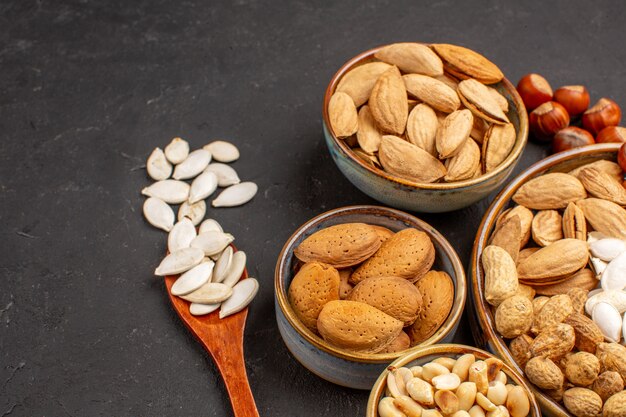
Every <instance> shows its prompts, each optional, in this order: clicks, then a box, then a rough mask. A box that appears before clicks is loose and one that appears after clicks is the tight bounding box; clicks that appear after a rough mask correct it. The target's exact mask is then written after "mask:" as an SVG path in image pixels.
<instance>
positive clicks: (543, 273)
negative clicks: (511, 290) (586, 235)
mask: <svg viewBox="0 0 626 417" xmlns="http://www.w3.org/2000/svg"><path fill="white" fill-rule="evenodd" d="M588 261H589V250H588V249H587V244H586V243H585V242H583V241H581V240H578V239H561V240H559V241H556V242H554V243H552V244H551V245H549V246H546V247H545V248H541V249H539V250H538V251H537V252H535V253H533V254H532V255H530V256H529V257H528V258H526V259H524V261H522V262H520V264H519V265H518V267H517V273H518V275H519V278H520V280H524V281H528V283H529V284H532V283H533V282H542V281H544V282H545V281H550V280H554V279H556V278H559V277H564V276H567V275H571V274H573V273H574V272H576V271H578V270H580V269H582V268H583V267H584V266H585V265H587V262H588Z"/></svg>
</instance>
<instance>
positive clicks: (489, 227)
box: [470, 143, 621, 417]
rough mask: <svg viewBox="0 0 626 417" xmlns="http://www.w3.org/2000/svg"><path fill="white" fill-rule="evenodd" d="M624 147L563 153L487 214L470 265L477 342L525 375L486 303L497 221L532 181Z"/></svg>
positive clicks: (558, 411) (546, 408) (562, 414)
mask: <svg viewBox="0 0 626 417" xmlns="http://www.w3.org/2000/svg"><path fill="white" fill-rule="evenodd" d="M620 145H621V144H620V143H607V144H596V145H591V146H585V147H583V148H577V149H572V150H570V151H566V152H561V153H558V154H556V155H552V156H550V157H548V158H546V159H543V160H541V161H539V162H537V163H536V164H534V165H533V166H531V167H530V168H528V169H527V170H525V171H523V172H522V173H521V174H520V175H518V176H517V178H515V179H514V180H513V181H511V183H509V185H507V186H506V188H504V189H503V190H502V191H501V192H500V194H499V195H498V196H497V197H496V199H495V200H494V201H493V203H492V204H491V206H490V207H489V209H488V210H487V212H486V214H485V216H484V217H483V220H482V222H481V224H480V226H479V228H478V233H477V234H476V239H475V240H474V248H473V250H472V258H471V264H470V277H471V280H472V283H471V291H470V299H471V303H472V307H473V308H472V309H471V313H470V320H471V321H472V332H473V335H474V340H476V342H477V343H478V345H479V346H483V347H484V348H485V349H487V350H489V351H490V352H493V353H494V354H496V355H497V356H499V357H501V358H502V359H503V360H504V361H505V362H507V363H508V364H509V365H510V366H511V367H512V368H514V369H515V370H516V371H518V372H520V373H522V369H521V368H520V367H519V366H518V365H517V363H515V360H514V359H513V356H512V355H511V352H510V351H509V348H508V346H507V345H506V343H505V342H504V340H503V339H502V337H501V336H500V335H498V334H497V333H496V330H495V321H494V316H493V314H492V313H491V309H490V308H489V305H488V304H487V302H486V301H485V292H484V291H485V288H484V282H485V277H484V272H483V268H482V263H481V262H480V259H481V254H482V252H483V250H484V249H485V247H486V246H487V242H488V240H489V237H490V235H491V232H492V231H493V229H494V226H495V223H496V219H497V218H498V216H499V215H500V214H501V213H502V212H503V211H504V210H506V209H507V208H508V207H509V206H511V205H513V204H514V203H512V200H511V197H512V196H513V194H515V192H516V191H517V190H518V189H519V187H521V186H522V185H523V184H525V183H526V182H527V181H529V180H530V179H532V178H535V177H537V176H539V175H542V174H546V173H550V172H569V171H571V170H573V169H574V168H578V167H579V166H581V165H585V164H588V163H591V162H594V161H597V160H599V159H607V160H610V161H615V160H616V159H617V150H618V149H619V147H620ZM532 389H533V390H534V392H535V395H536V397H537V401H538V402H539V404H540V406H541V408H542V410H543V412H544V415H546V416H552V417H571V415H570V414H569V413H568V412H567V411H566V410H565V409H564V408H563V407H562V406H560V405H559V404H558V403H556V402H555V401H554V400H552V399H551V398H549V397H548V396H547V395H545V394H543V393H542V392H541V390H539V389H537V388H535V387H534V386H532Z"/></svg>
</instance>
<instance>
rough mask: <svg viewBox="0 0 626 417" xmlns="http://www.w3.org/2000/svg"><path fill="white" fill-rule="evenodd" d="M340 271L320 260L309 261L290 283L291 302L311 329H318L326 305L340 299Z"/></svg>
mask: <svg viewBox="0 0 626 417" xmlns="http://www.w3.org/2000/svg"><path fill="white" fill-rule="evenodd" d="M339 283H340V278H339V273H338V272H337V270H336V269H335V268H333V267H332V266H329V265H325V264H322V263H319V262H309V263H306V264H304V265H303V266H302V268H300V271H298V273H297V274H296V276H295V277H294V278H293V280H292V281H291V284H290V285H289V303H290V304H291V307H292V308H293V310H294V312H295V313H296V316H298V318H299V319H300V321H301V322H302V324H304V325H305V326H306V327H308V328H309V329H311V330H313V331H316V330H317V317H318V316H319V314H320V311H322V308H323V307H324V305H325V304H326V303H327V302H329V301H332V300H338V299H339Z"/></svg>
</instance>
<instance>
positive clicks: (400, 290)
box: [347, 277, 422, 326]
mask: <svg viewBox="0 0 626 417" xmlns="http://www.w3.org/2000/svg"><path fill="white" fill-rule="evenodd" d="M347 299H348V300H351V301H359V302H361V303H365V304H369V305H371V306H372V307H376V308H377V309H379V310H380V311H382V312H384V313H387V314H389V315H390V316H391V317H394V318H396V319H398V320H400V321H402V322H404V326H408V325H410V324H413V322H414V321H415V319H417V314H418V313H419V311H420V309H421V308H422V295H421V294H420V292H419V291H418V290H417V288H416V287H415V285H413V284H411V283H410V282H409V281H407V280H406V279H404V278H396V277H372V278H367V279H365V280H363V281H361V282H359V283H358V284H357V285H356V286H355V287H354V289H353V290H352V292H351V293H350V295H349V296H348V298H347Z"/></svg>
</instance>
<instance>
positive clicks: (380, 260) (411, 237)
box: [350, 228, 435, 284]
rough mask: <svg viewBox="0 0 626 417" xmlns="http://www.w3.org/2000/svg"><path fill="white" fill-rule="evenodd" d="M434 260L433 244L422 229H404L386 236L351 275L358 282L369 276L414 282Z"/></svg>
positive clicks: (352, 279) (353, 281)
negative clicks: (375, 250)
mask: <svg viewBox="0 0 626 417" xmlns="http://www.w3.org/2000/svg"><path fill="white" fill-rule="evenodd" d="M434 261H435V247H434V246H433V243H432V241H431V240H430V237H428V235H427V234H426V233H424V232H422V231H419V230H417V229H413V228H407V229H404V230H401V231H399V232H398V233H396V234H394V235H393V236H392V237H390V238H389V239H387V240H386V241H385V242H384V243H383V244H382V245H381V246H380V249H379V250H378V251H377V252H376V253H375V254H374V255H373V256H372V257H370V258H369V259H367V260H366V261H365V262H363V264H361V266H359V267H358V268H357V270H356V271H354V273H353V274H352V275H351V276H350V281H351V282H352V283H355V284H358V283H359V282H361V281H363V280H364V279H367V278H371V277H384V276H387V277H390V276H391V277H399V278H404V279H407V280H409V281H410V282H415V281H416V280H418V279H420V278H421V277H422V276H424V274H425V273H426V272H427V271H428V270H429V269H430V267H431V266H432V264H433V262H434Z"/></svg>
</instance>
